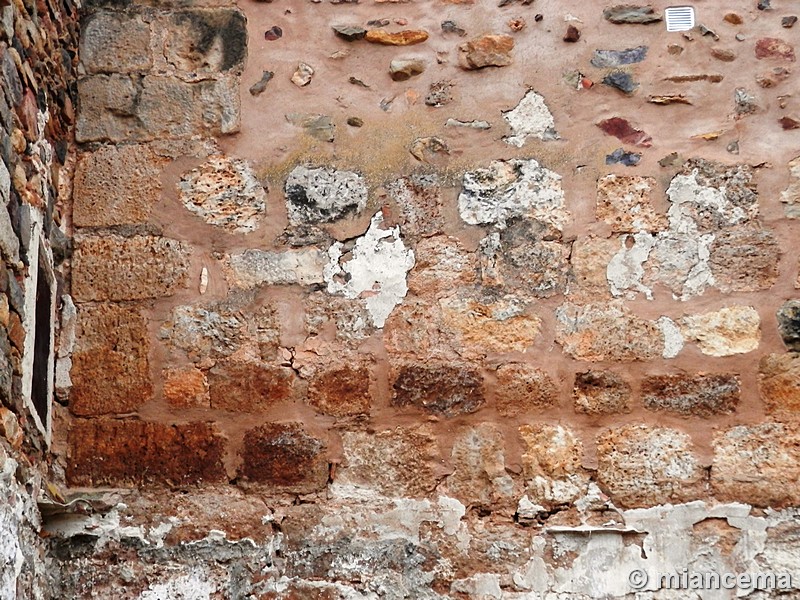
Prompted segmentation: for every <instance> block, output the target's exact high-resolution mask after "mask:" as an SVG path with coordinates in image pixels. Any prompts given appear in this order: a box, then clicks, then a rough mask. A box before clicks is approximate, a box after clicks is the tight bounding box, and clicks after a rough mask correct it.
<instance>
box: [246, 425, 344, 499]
mask: <svg viewBox="0 0 800 600" xmlns="http://www.w3.org/2000/svg"><path fill="white" fill-rule="evenodd" d="M239 475H240V476H241V477H242V478H244V479H245V480H246V481H248V482H253V483H263V484H266V485H269V486H270V487H272V488H275V489H276V490H280V491H283V492H288V493H293V494H309V493H311V492H315V491H317V490H321V489H322V488H324V487H325V485H326V483H327V481H328V459H327V456H326V453H325V444H324V443H323V442H322V441H321V440H318V439H317V438H314V437H311V436H310V435H308V434H307V433H306V432H305V431H304V430H303V427H302V425H301V424H300V423H285V424H282V423H269V424H267V425H261V426H260V427H256V428H254V429H251V430H250V431H248V432H247V433H245V436H244V448H243V450H242V466H241V467H240V469H239Z"/></svg>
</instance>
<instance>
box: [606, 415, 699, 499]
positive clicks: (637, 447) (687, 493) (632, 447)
mask: <svg viewBox="0 0 800 600" xmlns="http://www.w3.org/2000/svg"><path fill="white" fill-rule="evenodd" d="M597 460H598V465H597V478H598V483H599V484H600V485H601V486H602V487H603V488H604V489H605V490H607V491H608V493H609V495H610V496H611V499H612V501H613V502H614V504H616V505H617V506H621V507H626V508H632V507H636V506H652V505H654V504H665V503H667V502H671V503H676V502H687V501H690V500H696V499H697V498H701V497H703V496H704V495H705V489H706V482H705V478H704V473H703V469H702V468H701V466H700V464H699V463H698V461H697V457H696V456H695V455H694V451H693V446H692V442H691V439H690V438H689V436H688V435H687V434H685V433H682V432H680V431H676V430H674V429H665V428H659V427H648V426H646V425H625V426H623V427H619V428H616V429H611V430H609V431H607V432H605V433H603V434H602V435H601V436H600V437H599V438H598V440H597Z"/></svg>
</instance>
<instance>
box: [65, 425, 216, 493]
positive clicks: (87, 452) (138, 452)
mask: <svg viewBox="0 0 800 600" xmlns="http://www.w3.org/2000/svg"><path fill="white" fill-rule="evenodd" d="M69 448H70V451H69V452H70V453H69V461H68V464H67V481H68V483H69V484H70V485H74V486H87V487H89V486H123V487H134V486H142V485H152V484H156V485H158V484H167V485H175V486H177V485H190V484H196V483H204V482H205V483H213V482H221V481H225V480H226V479H227V477H226V473H225V467H224V466H223V464H222V455H223V453H224V451H225V441H224V440H223V438H222V437H220V436H219V434H217V432H216V430H215V427H214V426H213V425H212V424H210V423H197V422H196V423H187V424H184V425H168V424H162V423H147V422H144V421H136V420H111V419H92V420H83V419H80V420H77V421H75V422H74V423H73V425H72V428H71V429H70V432H69Z"/></svg>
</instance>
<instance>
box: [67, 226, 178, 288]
mask: <svg viewBox="0 0 800 600" xmlns="http://www.w3.org/2000/svg"><path fill="white" fill-rule="evenodd" d="M190 253H191V248H190V246H189V245H188V244H187V243H186V242H180V241H178V240H173V239H169V238H163V237H156V236H146V235H136V236H133V237H129V238H123V237H119V236H116V235H109V236H102V237H101V236H87V237H81V238H79V239H77V240H76V242H75V254H74V257H73V262H72V296H73V298H75V301H76V302H88V301H105V300H141V299H145V298H160V297H164V296H171V295H172V294H174V293H175V292H176V291H178V290H179V289H181V288H183V287H184V286H185V285H186V283H187V278H188V269H189V256H190Z"/></svg>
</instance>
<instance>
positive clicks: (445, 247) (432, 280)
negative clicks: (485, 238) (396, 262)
mask: <svg viewBox="0 0 800 600" xmlns="http://www.w3.org/2000/svg"><path fill="white" fill-rule="evenodd" d="M403 231H404V232H405V229H404V230H403ZM414 258H415V263H414V268H413V269H411V271H410V272H409V274H408V289H409V290H410V291H411V292H412V293H413V294H416V295H417V296H427V295H430V296H442V295H450V294H452V292H453V290H454V289H455V288H459V287H464V286H468V285H470V284H473V283H475V281H476V279H477V277H476V273H477V265H476V261H475V256H474V254H472V253H470V252H467V251H466V250H465V249H464V248H463V246H462V245H461V242H460V241H459V240H458V239H457V238H453V237H447V236H442V235H437V236H433V237H429V238H423V239H422V240H420V241H419V243H418V244H417V245H416V247H415V248H414Z"/></svg>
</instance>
